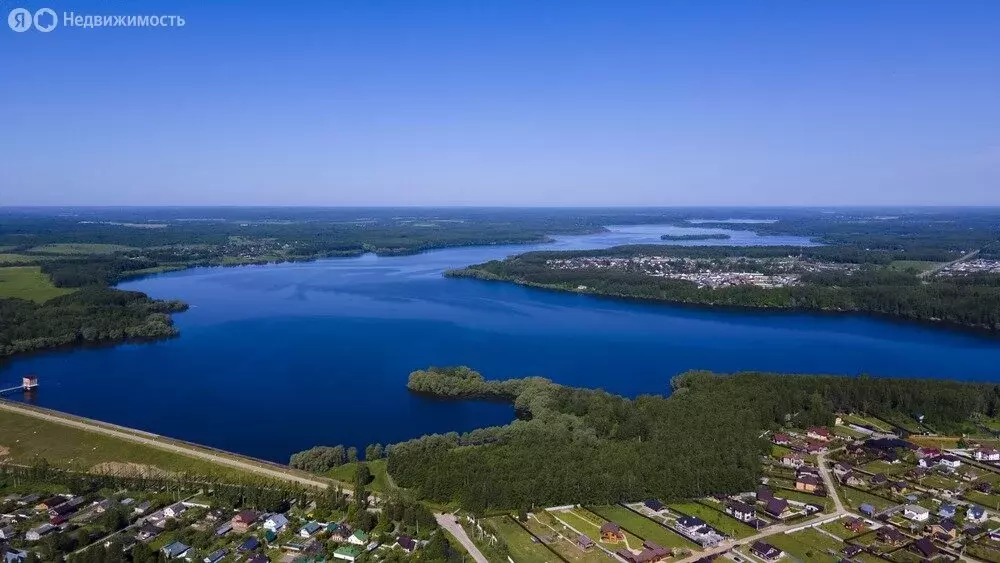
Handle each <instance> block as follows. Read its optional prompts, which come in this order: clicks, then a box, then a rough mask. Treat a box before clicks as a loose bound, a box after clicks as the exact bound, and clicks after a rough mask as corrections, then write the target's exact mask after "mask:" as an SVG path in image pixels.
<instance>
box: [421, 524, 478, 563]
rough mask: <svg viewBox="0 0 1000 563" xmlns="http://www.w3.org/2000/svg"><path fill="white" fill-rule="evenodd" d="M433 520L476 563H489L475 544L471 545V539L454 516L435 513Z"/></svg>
mask: <svg viewBox="0 0 1000 563" xmlns="http://www.w3.org/2000/svg"><path fill="white" fill-rule="evenodd" d="M434 519H435V520H437V523H438V525H439V526H441V527H442V528H444V529H445V530H448V531H449V532H451V535H453V536H455V539H457V540H458V541H459V543H461V544H462V546H463V547H465V549H466V551H468V552H469V554H470V555H472V558H473V559H475V560H476V563H490V561H489V559H486V556H485V555H483V552H481V551H479V548H478V547H476V544H474V543H472V538H470V537H469V534H466V533H465V528H463V527H462V525H461V524H459V523H458V520H456V519H455V515H454V514H443V513H435V514H434Z"/></svg>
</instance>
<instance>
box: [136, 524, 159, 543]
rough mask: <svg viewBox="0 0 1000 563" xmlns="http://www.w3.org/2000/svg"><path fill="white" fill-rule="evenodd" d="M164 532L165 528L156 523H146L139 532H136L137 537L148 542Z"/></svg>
mask: <svg viewBox="0 0 1000 563" xmlns="http://www.w3.org/2000/svg"><path fill="white" fill-rule="evenodd" d="M162 533H163V528H161V527H159V526H157V525H155V524H149V523H146V524H143V525H142V527H141V528H139V532H138V533H136V535H135V539H137V540H139V541H141V542H148V541H149V540H151V539H153V538H155V537H156V536H158V535H160V534H162Z"/></svg>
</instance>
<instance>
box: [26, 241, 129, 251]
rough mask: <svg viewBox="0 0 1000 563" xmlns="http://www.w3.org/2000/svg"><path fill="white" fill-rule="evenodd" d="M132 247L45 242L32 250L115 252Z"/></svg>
mask: <svg viewBox="0 0 1000 563" xmlns="http://www.w3.org/2000/svg"><path fill="white" fill-rule="evenodd" d="M129 249H131V247H129V246H123V245H120V244H75V243H74V244H45V245H42V246H36V247H34V248H32V249H31V252H38V253H39V254H113V253H115V252H119V251H122V250H129Z"/></svg>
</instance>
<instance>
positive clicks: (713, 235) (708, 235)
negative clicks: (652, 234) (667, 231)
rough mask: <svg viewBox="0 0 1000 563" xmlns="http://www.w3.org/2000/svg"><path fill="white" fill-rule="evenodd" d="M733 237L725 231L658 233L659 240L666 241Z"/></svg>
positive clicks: (726, 238)
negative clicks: (682, 233)
mask: <svg viewBox="0 0 1000 563" xmlns="http://www.w3.org/2000/svg"><path fill="white" fill-rule="evenodd" d="M731 238H733V236H732V235H729V234H726V233H705V234H700V235H697V234H690V235H660V240H667V241H695V240H729V239H731Z"/></svg>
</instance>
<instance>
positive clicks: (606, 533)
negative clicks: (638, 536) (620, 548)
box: [601, 522, 625, 543]
mask: <svg viewBox="0 0 1000 563" xmlns="http://www.w3.org/2000/svg"><path fill="white" fill-rule="evenodd" d="M624 540H625V532H622V527H621V526H619V525H618V524H615V523H614V522H605V523H603V524H601V541H603V542H604V543H618V542H620V541H624Z"/></svg>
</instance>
